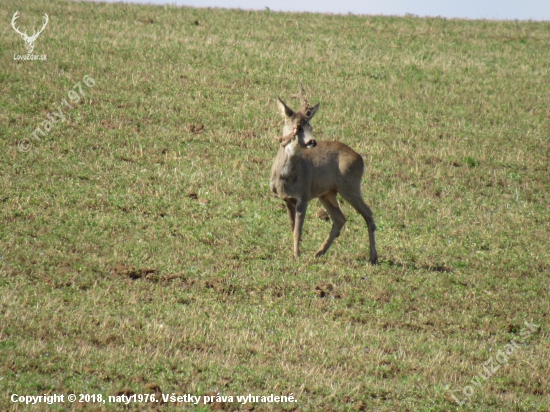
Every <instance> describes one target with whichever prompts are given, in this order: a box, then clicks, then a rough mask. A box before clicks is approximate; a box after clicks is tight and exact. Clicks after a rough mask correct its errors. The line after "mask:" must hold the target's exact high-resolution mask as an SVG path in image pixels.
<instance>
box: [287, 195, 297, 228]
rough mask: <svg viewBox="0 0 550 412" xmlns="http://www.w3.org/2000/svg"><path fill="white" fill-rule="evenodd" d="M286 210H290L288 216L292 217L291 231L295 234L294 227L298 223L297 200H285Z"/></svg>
mask: <svg viewBox="0 0 550 412" xmlns="http://www.w3.org/2000/svg"><path fill="white" fill-rule="evenodd" d="M285 203H286V210H287V211H288V217H289V219H290V232H291V233H292V234H294V227H295V225H296V200H295V199H288V200H285Z"/></svg>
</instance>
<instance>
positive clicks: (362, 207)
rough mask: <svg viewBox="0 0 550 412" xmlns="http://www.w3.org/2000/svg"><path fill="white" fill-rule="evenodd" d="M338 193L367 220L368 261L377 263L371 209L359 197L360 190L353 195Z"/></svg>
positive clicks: (374, 228)
mask: <svg viewBox="0 0 550 412" xmlns="http://www.w3.org/2000/svg"><path fill="white" fill-rule="evenodd" d="M340 195H341V196H342V197H343V198H344V199H345V200H346V201H347V202H348V203H349V204H350V205H352V206H353V208H354V209H355V210H357V211H358V212H359V214H360V215H361V216H363V219H365V222H367V227H368V228H369V245H370V263H372V264H373V265H376V264H377V263H378V253H377V252H376V240H375V238H374V231H375V230H376V225H375V223H374V218H373V217H372V211H371V210H370V207H369V206H368V205H367V204H366V203H365V201H364V200H363V198H362V197H361V192H359V193H356V194H353V195H351V196H350V195H347V194H346V195H344V194H343V193H340Z"/></svg>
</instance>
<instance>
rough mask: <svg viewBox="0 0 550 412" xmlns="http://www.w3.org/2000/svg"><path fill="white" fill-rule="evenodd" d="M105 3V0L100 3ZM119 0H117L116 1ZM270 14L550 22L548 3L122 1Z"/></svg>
mask: <svg viewBox="0 0 550 412" xmlns="http://www.w3.org/2000/svg"><path fill="white" fill-rule="evenodd" d="M103 1H105V0H103ZM116 1H120V0H116ZM122 1H123V2H125V3H151V4H176V5H178V6H183V5H184V6H194V7H223V8H240V9H256V10H265V8H266V7H267V8H269V9H270V10H273V11H307V12H321V13H339V14H347V13H353V14H370V15H379V14H382V15H394V16H404V15H405V14H414V15H417V16H422V17H424V16H441V17H447V18H467V19H491V20H492V19H496V20H546V21H550V0H360V1H357V0H356V1H354V0H299V1H297V0H122Z"/></svg>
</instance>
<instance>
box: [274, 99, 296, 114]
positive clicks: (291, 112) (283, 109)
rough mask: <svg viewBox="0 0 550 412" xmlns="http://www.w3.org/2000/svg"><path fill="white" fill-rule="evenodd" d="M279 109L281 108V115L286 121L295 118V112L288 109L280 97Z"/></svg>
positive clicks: (278, 100) (278, 101)
mask: <svg viewBox="0 0 550 412" xmlns="http://www.w3.org/2000/svg"><path fill="white" fill-rule="evenodd" d="M277 107H278V108H279V113H281V116H283V118H284V119H285V120H286V119H288V118H290V117H292V116H294V111H293V110H292V109H291V108H290V107H288V106H287V105H286V103H285V102H283V101H282V100H281V98H280V97H277Z"/></svg>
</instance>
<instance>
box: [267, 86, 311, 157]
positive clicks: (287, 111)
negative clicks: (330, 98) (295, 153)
mask: <svg viewBox="0 0 550 412" xmlns="http://www.w3.org/2000/svg"><path fill="white" fill-rule="evenodd" d="M291 97H294V98H298V99H300V104H301V106H300V110H299V111H297V112H295V111H294V110H292V109H291V108H290V107H289V106H288V105H287V104H286V103H285V102H284V101H283V100H282V99H281V98H280V97H279V98H278V100H277V106H278V107H279V113H281V116H283V119H284V120H285V126H284V128H283V137H279V138H277V140H278V141H279V142H281V145H282V146H286V145H288V144H289V143H291V142H295V143H296V146H297V148H298V147H300V148H302V149H310V148H312V147H315V146H316V145H317V142H316V141H315V139H314V138H313V128H312V127H311V125H310V124H309V122H310V120H311V119H312V118H313V116H315V113H317V110H319V105H320V103H317V104H316V105H315V106H313V107H312V106H310V105H309V102H308V101H307V98H306V94H305V91H304V87H303V86H302V83H301V82H300V92H299V93H298V94H295V95H292V96H291Z"/></svg>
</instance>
